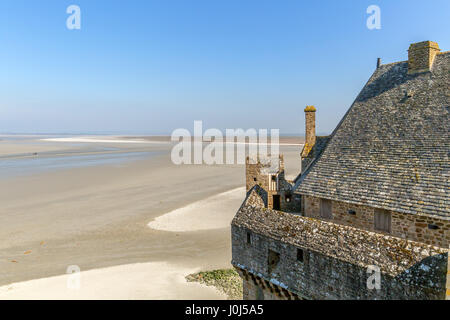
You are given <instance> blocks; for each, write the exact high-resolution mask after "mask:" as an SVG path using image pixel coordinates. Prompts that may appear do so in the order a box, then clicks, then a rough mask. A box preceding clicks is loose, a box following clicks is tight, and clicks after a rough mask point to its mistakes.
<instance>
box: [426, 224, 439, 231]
mask: <svg viewBox="0 0 450 320" xmlns="http://www.w3.org/2000/svg"><path fill="white" fill-rule="evenodd" d="M428 229H430V230H437V229H439V227H438V226H437V225H435V224H432V223H430V224H429V225H428Z"/></svg>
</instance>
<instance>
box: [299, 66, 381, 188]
mask: <svg viewBox="0 0 450 320" xmlns="http://www.w3.org/2000/svg"><path fill="white" fill-rule="evenodd" d="M386 65H387V64H386ZM386 65H385V66H386ZM377 73H378V68H377V69H375V71H374V72H373V73H372V75H371V76H370V78H369V80H367V81H366V84H365V85H364V86H363V88H362V89H361V91H360V92H359V93H358V95H357V96H356V98H355V100H354V101H353V103H352V104H351V105H350V108H348V110H347V112H346V113H345V114H344V116H343V117H342V118H341V120H340V121H339V123H338V124H337V125H336V128H334V130H333V132H332V133H331V134H330V135H328V137H329V139H328V142H327V144H326V145H325V147H324V148H323V150H322V152H321V153H320V154H319V155H318V156H317V157H316V158H315V159H314V160H313V161H311V163H310V164H309V165H308V167H307V168H306V169H305V171H304V172H303V174H302V173H300V175H299V176H298V177H297V178H296V179H295V180H294V181H295V185H294V191H295V190H297V188H298V186H299V185H300V184H301V183H302V181H303V180H304V179H305V177H306V176H307V175H308V173H309V172H310V171H311V169H312V168H313V167H314V165H315V164H316V162H317V161H318V160H319V159H320V158H321V157H322V155H323V154H324V153H325V151H326V150H327V148H328V146H329V145H330V143H331V142H332V140H333V138H334V136H335V134H336V132H337V131H338V129H339V128H340V127H341V125H342V123H343V122H344V120H345V118H347V116H348V114H349V113H350V111H351V110H352V108H353V107H354V106H355V103H356V101H358V98H359V97H360V96H361V94H362V92H363V91H364V89H365V88H366V86H367V85H368V84H369V83H370V82H371V81H372V79H373V78H374V77H375V75H376V74H377ZM297 179H298V180H297Z"/></svg>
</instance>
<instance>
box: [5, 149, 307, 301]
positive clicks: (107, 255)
mask: <svg viewBox="0 0 450 320" xmlns="http://www.w3.org/2000/svg"><path fill="white" fill-rule="evenodd" d="M24 144H25V147H24ZM3 145H5V146H6V145H8V146H7V147H5V148H3ZM13 145H14V142H11V141H0V154H3V155H6V156H11V155H14V154H20V153H24V152H27V151H26V150H27V148H26V143H24V142H21V143H20V145H19V146H18V148H17V149H14V146H13ZM111 145H113V146H114V147H115V148H117V149H118V150H119V151H115V152H130V151H133V152H158V155H153V156H151V157H148V158H145V157H144V158H143V159H140V160H135V161H125V162H120V163H114V164H102V165H94V166H81V167H74V168H64V169H60V170H54V171H50V172H48V171H46V172H36V173H34V174H26V175H22V176H17V177H13V178H4V179H1V180H0V203H1V204H2V206H1V207H0V270H1V271H0V286H2V287H1V288H0V298H25V297H29V298H33V297H40V298H44V299H45V298H51V297H56V298H77V296H74V294H75V293H73V292H68V291H67V289H65V290H66V291H67V292H66V291H64V292H65V294H63V293H62V292H59V291H60V290H63V289H58V288H64V286H62V287H61V282H58V280H57V279H64V276H63V275H64V274H65V273H66V269H67V267H68V266H70V265H77V266H79V267H80V269H81V271H82V272H85V271H88V273H86V277H85V278H87V279H91V280H89V282H90V283H91V286H93V287H89V286H87V287H86V288H85V289H86V290H87V289H89V290H88V291H85V292H86V294H84V295H83V294H81V295H80V293H79V296H78V297H84V298H86V299H91V298H109V299H128V298H131V299H133V298H136V299H139V298H142V299H146V298H154V299H157V298H161V299H191V298H198V299H208V298H224V297H223V296H222V297H221V296H220V295H218V293H217V292H216V293H214V292H213V291H211V290H212V289H211V288H207V287H201V289H199V288H197V289H196V292H197V294H196V295H192V294H191V292H192V285H190V284H188V283H187V282H183V280H180V279H184V278H183V277H184V275H185V274H187V273H191V272H195V271H200V270H208V269H217V268H229V267H231V265H230V261H231V244H230V227H229V224H228V225H226V224H225V225H224V224H221V225H219V226H218V225H213V224H212V225H211V226H210V227H208V225H204V226H202V227H201V228H195V226H193V224H192V221H190V225H186V230H183V228H182V224H180V223H179V221H177V226H175V225H174V226H173V228H175V229H173V228H172V229H171V228H165V229H164V228H159V229H161V230H157V229H155V228H150V227H149V226H148V224H149V222H151V221H153V220H155V219H156V218H158V217H160V216H164V215H165V214H167V213H170V212H172V211H174V210H176V209H180V208H183V207H186V206H189V205H191V206H192V204H193V203H195V202H197V201H202V200H204V199H207V198H209V197H212V196H215V195H218V194H221V193H223V192H227V191H230V190H233V189H236V188H239V187H241V188H242V187H243V186H244V184H245V170H244V167H243V166H241V165H227V166H225V165H215V166H208V165H181V166H176V165H174V164H172V162H171V161H170V150H171V145H170V144H161V143H158V144H154V143H149V144H139V145H137V144H120V143H107V146H106V145H105V146H104V147H105V148H106V147H111ZM30 146H33V147H34V148H35V149H33V150H37V151H34V152H39V153H41V152H57V153H67V152H75V153H76V152H88V153H89V152H92V150H93V148H94V149H95V150H97V149H96V148H98V147H103V145H102V143H101V142H100V143H96V146H95V147H93V146H92V144H90V143H87V144H76V145H75V144H72V143H67V142H47V143H45V144H44V145H40V144H39V143H37V144H34V143H32V144H30ZM40 147H42V148H41V149H39V148H40ZM281 150H282V152H283V153H285V161H286V164H287V170H288V172H287V173H288V175H289V173H296V172H294V170H290V167H291V168H295V167H296V165H297V163H298V161H299V160H297V157H298V154H299V148H297V147H287V146H286V147H282V148H281ZM28 152H31V151H28ZM0 161H1V160H0ZM0 165H1V164H0ZM241 190H243V189H241ZM244 196H245V194H244V192H243V194H242V199H241V200H239V197H234V200H232V202H231V205H233V203H235V204H236V206H237V207H238V206H239V205H240V202H241V201H242V200H243V199H244ZM228 203H230V202H228ZM200 206H202V205H200ZM225 211H226V210H225ZM211 215H212V216H214V215H216V216H217V215H221V216H222V221H225V220H226V219H228V217H230V210H229V209H228V211H226V212H224V211H223V210H220V208H217V211H216V212H212V213H211ZM224 217H225V218H224ZM231 218H232V214H231ZM180 219H181V218H180ZM212 219H213V217H212ZM193 220H195V219H193ZM229 220H230V222H231V219H229ZM167 266H170V267H167ZM110 267H115V269H112V270H111V269H109V268H110ZM104 268H107V269H104ZM102 270H103V272H102ZM127 270H134V271H133V272H135V273H136V276H135V277H134V278H133V277H132V278H129V279H128V278H126V279H128V280H129V281H125V282H120V281H118V282H119V283H123V284H122V286H124V287H123V290H117V288H121V285H118V284H117V283H116V284H114V283H110V284H109V286H110V287H111V288H108V282H107V275H109V276H111V274H114V275H115V277H117V279H120V278H121V277H120V274H121V273H122V272H129V271H127ZM164 270H167V272H169V271H170V272H172V273H170V272H169V273H164V272H165V271H164ZM155 274H157V275H160V276H159V277H157V278H155ZM169 274H171V276H169ZM175 274H176V275H177V279H178V280H179V281H178V280H177V281H178V282H176V284H174V282H173V281H172V280H170V279H173V277H174V275H175ZM101 275H103V276H101ZM58 276H59V277H60V278H58ZM49 277H56V280H55V278H49ZM65 277H67V276H65ZM105 277H106V278H105ZM42 278H48V279H47V280H45V279H42ZM33 279H40V280H33ZM92 279H96V281H94V280H92ZM143 279H147V280H143ZM164 279H166V280H164ZM29 280H33V281H32V282H31V283H30V282H27V283H25V284H24V283H19V282H24V281H29ZM169 280H170V281H169ZM39 281H40V282H39ZM42 281H44V282H42ZM45 281H46V282H45ZM55 281H56V282H55ZM61 281H63V280H61ZM133 281H135V284H136V288H135V289H136V290H135V292H134V293H133V286H132V285H130V283H133ZM165 281H166V282H167V283H166V282H165ZM171 281H172V282H171ZM96 283H97V285H96ZM11 284H12V285H11ZM39 285H40V286H41V288H47V289H49V288H50V289H49V290H50V291H49V290H44V291H41V294H39V292H40V291H39V290H38V289H37V288H39ZM114 285H115V287H114ZM19 288H20V290H19ZM27 288H28V289H27ZM51 288H54V289H51ZM113 288H116V289H115V290H113ZM170 288H172V289H170ZM16 289H17V290H16ZM105 290H106V291H108V290H110V294H105V293H104V291H105ZM158 291H160V292H161V295H160V296H158V293H157V292H158ZM194 291H195V290H194ZM87 292H97V294H88V293H87ZM102 292H103V293H102ZM114 292H116V294H113V293H114ZM75 295H76V294H75Z"/></svg>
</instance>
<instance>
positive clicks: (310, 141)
mask: <svg viewBox="0 0 450 320" xmlns="http://www.w3.org/2000/svg"><path fill="white" fill-rule="evenodd" d="M305 122H306V124H305V130H306V132H305V151H306V153H309V151H310V150H311V149H312V147H314V145H315V144H316V108H314V106H307V107H306V108H305Z"/></svg>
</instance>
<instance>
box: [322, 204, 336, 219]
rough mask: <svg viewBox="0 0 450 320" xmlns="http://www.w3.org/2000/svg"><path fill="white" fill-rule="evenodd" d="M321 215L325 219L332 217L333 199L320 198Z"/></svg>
mask: <svg viewBox="0 0 450 320" xmlns="http://www.w3.org/2000/svg"><path fill="white" fill-rule="evenodd" d="M320 217H321V218H325V219H332V218H333V213H332V212H331V200H328V199H320Z"/></svg>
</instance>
